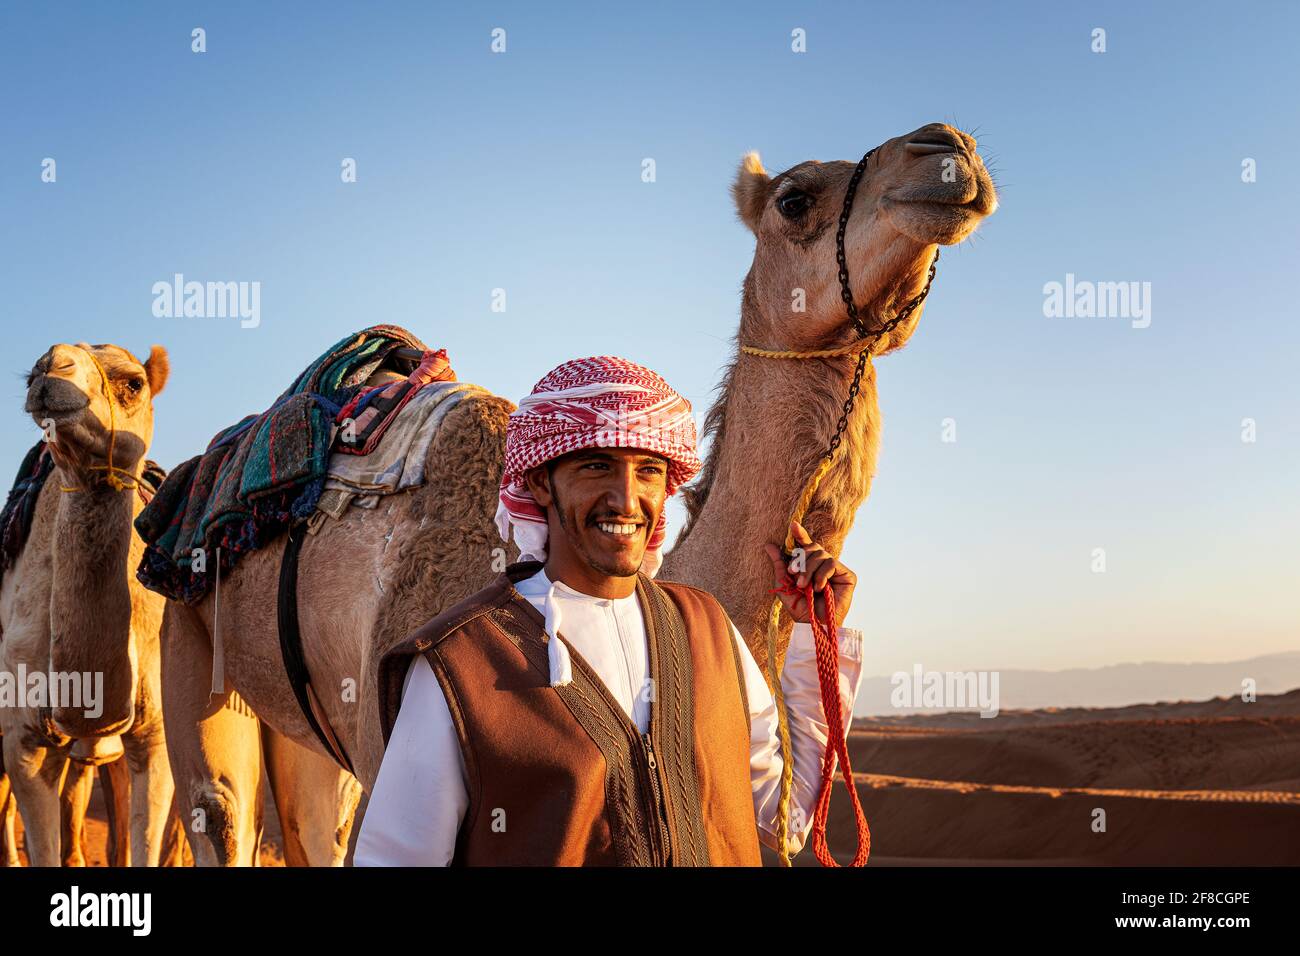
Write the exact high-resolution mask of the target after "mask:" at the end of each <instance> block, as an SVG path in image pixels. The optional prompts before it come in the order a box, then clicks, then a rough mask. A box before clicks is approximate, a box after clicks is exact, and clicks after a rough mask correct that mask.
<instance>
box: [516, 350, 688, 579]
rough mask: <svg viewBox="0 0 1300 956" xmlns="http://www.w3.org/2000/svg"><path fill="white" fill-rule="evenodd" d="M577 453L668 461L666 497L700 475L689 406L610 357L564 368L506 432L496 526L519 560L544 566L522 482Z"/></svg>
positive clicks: (651, 559)
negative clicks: (615, 451) (620, 452)
mask: <svg viewBox="0 0 1300 956" xmlns="http://www.w3.org/2000/svg"><path fill="white" fill-rule="evenodd" d="M582 448H638V449H641V450H644V451H650V452H655V453H657V454H660V455H663V456H664V457H666V458H667V459H668V494H669V495H670V496H671V495H672V494H673V493H674V492H676V491H677V489H678V488H679V487H680V486H681V485H683V484H685V483H686V482H688V481H690V480H691V479H692V478H693V477H695V474H696V473H697V472H698V471H699V470H700V459H699V458H698V457H697V456H696V454H695V419H694V418H693V417H692V415H691V403H690V402H688V401H687V400H686V399H684V398H682V396H680V395H678V394H677V393H676V392H675V391H673V389H672V388H671V387H670V386H669V384H668V383H667V382H665V381H664V380H663V379H662V378H660V377H659V376H658V375H656V374H655V373H654V372H652V371H650V369H648V368H645V367H644V366H642V365H637V364H636V363H635V362H629V361H628V360H627V359H623V358H618V357H617V356H613V355H597V356H593V357H591V358H583V359H573V360H572V361H569V362H565V363H564V364H563V365H560V366H558V367H556V368H554V369H552V370H551V371H549V372H547V373H546V375H544V376H543V377H542V380H541V381H540V382H538V383H537V384H536V385H535V386H533V391H532V393H531V394H530V395H528V396H527V397H526V398H525V399H524V400H523V401H521V402H520V403H519V408H518V410H517V411H515V412H513V413H512V414H511V415H510V422H509V424H508V425H507V426H506V465H505V472H504V473H503V474H502V476H501V503H500V504H499V505H498V506H497V514H496V522H497V529H498V530H499V531H500V532H501V537H502V538H503V539H505V540H507V541H508V540H510V527H511V525H513V526H514V537H515V543H516V544H517V545H519V551H520V560H527V559H528V558H530V557H531V558H535V559H537V560H541V561H544V560H546V512H545V510H544V509H543V508H542V507H541V506H540V505H539V504H538V503H537V499H536V498H534V497H533V495H532V493H531V492H530V491H529V490H528V486H527V485H526V484H525V483H524V475H525V473H527V472H528V470H529V469H531V468H536V467H537V466H538V465H543V464H545V463H546V462H548V461H550V460H551V459H552V458H558V457H559V456H561V455H564V454H567V453H568V452H571V451H577V450H579V449H582ZM664 527H665V516H664V513H663V512H660V514H659V521H658V522H657V523H656V524H655V528H654V531H653V532H652V533H651V535H650V540H649V542H648V543H647V546H646V552H645V556H644V557H643V558H642V562H641V570H643V571H644V572H645V573H646V574H648V575H650V576H651V577H653V576H654V575H655V573H656V572H657V571H658V570H659V565H660V564H661V563H662V562H663V558H662V557H661V555H660V553H659V552H660V548H662V546H663V542H664Z"/></svg>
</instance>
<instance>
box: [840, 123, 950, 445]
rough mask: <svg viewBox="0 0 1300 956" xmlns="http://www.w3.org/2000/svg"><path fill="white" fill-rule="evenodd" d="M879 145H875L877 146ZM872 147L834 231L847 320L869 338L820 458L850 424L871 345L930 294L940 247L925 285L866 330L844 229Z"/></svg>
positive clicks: (851, 182) (851, 183) (851, 185)
mask: <svg viewBox="0 0 1300 956" xmlns="http://www.w3.org/2000/svg"><path fill="white" fill-rule="evenodd" d="M879 148H880V147H876V149H879ZM875 151H876V150H875V149H869V150H867V154H866V155H865V156H863V157H862V159H860V160H858V165H857V168H856V169H854V170H853V176H852V177H851V178H850V179H849V188H848V190H847V191H846V192H845V193H844V208H843V210H841V211H840V227H839V229H837V230H836V231H835V261H836V262H838V263H839V266H840V297H841V298H842V299H843V300H844V305H845V307H847V309H848V312H849V321H850V322H852V323H853V328H854V330H855V331H856V332H857V333H858V337H859V338H862V339H869V340H870V342H869V344H868V345H866V346H865V347H864V348H863V349H862V351H861V352H859V353H858V364H857V367H856V368H854V370H853V381H852V382H851V383H850V384H849V396H848V398H846V399H845V400H844V413H843V414H842V415H840V420H839V421H838V422H837V423H836V425H835V437H833V438H832V439H831V443H830V447H829V448H827V449H826V452H825V454H824V455H823V456H822V457H823V458H830V459H834V457H835V449H837V448H839V447H840V439H841V438H842V437H843V436H844V429H846V428H847V427H848V425H849V414H850V413H851V412H852V411H853V403H854V401H855V400H856V399H857V397H858V389H859V388H861V387H862V373H863V372H865V371H866V368H867V359H869V358H870V357H871V349H872V347H873V346H874V345H875V344H876V343H877V342H878V341H880V339H881V337H882V336H884V335H887V334H888V333H890V332H892V331H893V330H894V329H896V328H897V327H898V324H899V323H900V322H902V321H903V320H905V319H906V318H907V317H908V316H909V315H911V314H912V313H913V312H915V311H916V308H917V306H919V305H920V304H921V303H922V302H924V301H925V297H926V296H927V295H929V294H930V285H931V283H933V282H934V271H935V267H936V266H937V265H938V264H939V249H938V247H937V246H936V247H935V250H934V259H932V260H931V261H930V274H929V277H928V278H926V280H925V288H924V289H922V290H921V291H920V293H919V294H918V295H917V296H916V297H915V298H913V299H912V300H911V301H910V302H908V303H907V305H905V306H903V309H902V311H901V312H899V313H898V315H896V316H894V317H893V318H892V319H890V320H889V321H888V322H886V323H885V324H884V325H882V326H881V327H880V328H878V329H876V330H874V331H869V330H868V329H867V327H866V326H865V325H863V324H862V320H861V319H860V318H858V307H857V306H856V305H855V304H854V303H853V289H852V288H851V287H850V286H849V264H848V259H847V258H846V257H845V255H844V232H845V230H846V229H848V226H849V213H850V212H851V211H852V209H853V197H854V196H856V195H857V192H858V183H859V182H861V180H862V174H863V173H864V172H865V171H866V168H867V161H868V160H870V159H871V154H872V153H874V152H875Z"/></svg>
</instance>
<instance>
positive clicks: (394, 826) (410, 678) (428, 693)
mask: <svg viewBox="0 0 1300 956" xmlns="http://www.w3.org/2000/svg"><path fill="white" fill-rule="evenodd" d="M468 806H469V793H468V788H467V787H466V783H465V759H464V755H463V754H462V753H461V750H460V741H459V740H458V739H457V737H456V728H455V726H454V725H453V724H452V722H451V711H450V710H448V709H447V698H446V696H444V694H443V692H442V685H440V684H439V683H438V678H437V677H435V676H434V674H433V668H431V667H430V666H429V662H428V661H427V660H425V659H424V655H423V654H419V655H416V657H415V659H414V660H413V661H412V662H411V665H410V667H408V668H407V671H406V684H405V687H404V688H403V690H402V703H401V709H400V710H398V712H397V722H396V723H395V724H394V725H393V732H392V734H391V735H390V736H389V738H388V747H387V748H386V749H385V750H384V759H383V762H382V763H381V764H380V765H379V776H378V778H377V779H376V780H375V786H374V789H373V790H372V791H371V794H370V802H369V804H367V806H366V814H365V817H364V819H362V821H361V832H360V833H359V834H358V835H357V849H356V853H355V854H354V855H353V866H446V865H447V864H448V863H450V862H451V858H452V855H453V854H454V853H455V849H456V835H457V833H459V832H460V825H461V823H462V821H463V820H464V819H465V811H466V809H467V808H468Z"/></svg>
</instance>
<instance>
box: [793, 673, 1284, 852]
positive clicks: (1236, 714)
mask: <svg viewBox="0 0 1300 956" xmlns="http://www.w3.org/2000/svg"><path fill="white" fill-rule="evenodd" d="M849 747H850V758H851V760H852V762H853V767H854V771H855V776H854V779H855V784H856V786H857V788H858V792H859V795H860V797H861V799H862V802H863V807H864V810H865V811H866V814H867V820H868V822H869V824H870V825H871V830H872V860H873V862H874V863H876V864H877V865H907V864H909V863H913V864H916V863H926V862H932V863H942V864H944V865H961V864H963V863H967V864H979V865H997V864H1008V863H1020V864H1045V863H1051V864H1060V863H1078V864H1093V865H1098V864H1100V865H1175V866H1184V865H1204V866H1216V865H1219V866H1226V865H1236V866H1249V865H1279V864H1291V865H1295V864H1300V778H1297V776H1296V771H1297V768H1300V691H1292V692H1290V693H1287V694H1279V695H1273V696H1269V697H1261V698H1260V699H1259V700H1258V701H1256V702H1254V703H1243V702H1242V701H1240V700H1234V699H1230V698H1219V699H1215V700H1210V701H1199V702H1180V703H1172V704H1151V705H1139V706H1133V707H1122V708H1114V709H1112V710H1105V709H1096V708H1078V709H1070V710H1058V709H1048V710H1041V711H1005V712H1003V713H1001V714H999V715H998V717H996V718H993V719H991V720H990V719H982V718H980V717H979V716H978V715H973V714H946V715H926V716H917V717H913V718H899V717H881V718H867V719H859V720H857V721H855V723H854V729H853V731H852V732H851V733H850V736H849ZM836 786H837V792H836V794H835V796H834V798H833V801H832V813H831V826H830V836H831V840H830V844H831V847H832V850H833V852H834V853H835V855H836V857H837V859H848V858H850V857H852V855H853V839H854V836H853V830H852V819H851V816H850V812H849V804H848V800H847V797H846V796H845V793H844V791H843V785H842V783H837V785H836ZM1097 811H1103V812H1104V821H1105V830H1104V832H1098V831H1097V830H1095V829H1094V820H1096V819H1098V815H1097ZM801 862H806V861H802V860H801Z"/></svg>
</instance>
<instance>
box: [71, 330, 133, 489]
mask: <svg viewBox="0 0 1300 956" xmlns="http://www.w3.org/2000/svg"><path fill="white" fill-rule="evenodd" d="M78 348H80V346H78ZM81 351H83V352H85V353H86V355H88V356H89V357H90V361H91V362H92V363H94V366H95V370H96V371H98V372H99V388H100V391H102V392H103V393H104V401H105V402H107V403H108V463H107V464H104V465H91V466H90V467H89V468H87V469H86V470H87V471H102V472H104V483H105V484H107V485H108V486H109V487H110V488H112V489H113V490H114V491H124V490H126V489H127V488H136V487H138V486H139V481H138V480H137V479H136V477H135V475H134V474H133V473H131V472H129V471H127V470H126V469H125V468H118V467H117V466H115V465H114V464H113V446H114V445H115V444H116V443H117V414H116V412H115V411H114V409H113V396H112V395H111V394H110V393H109V391H108V373H107V372H105V371H104V366H102V365H100V364H99V359H97V358H95V353H94V352H92V351H90V349H84V348H83V349H81ZM118 475H126V476H127V478H129V479H130V480H131V484H129V485H128V484H127V483H126V482H125V481H123V480H122V479H121V478H119V477H117V476H118ZM59 490H60V491H62V492H74V491H85V490H86V489H85V488H68V487H66V486H64V485H60V486H59Z"/></svg>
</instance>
